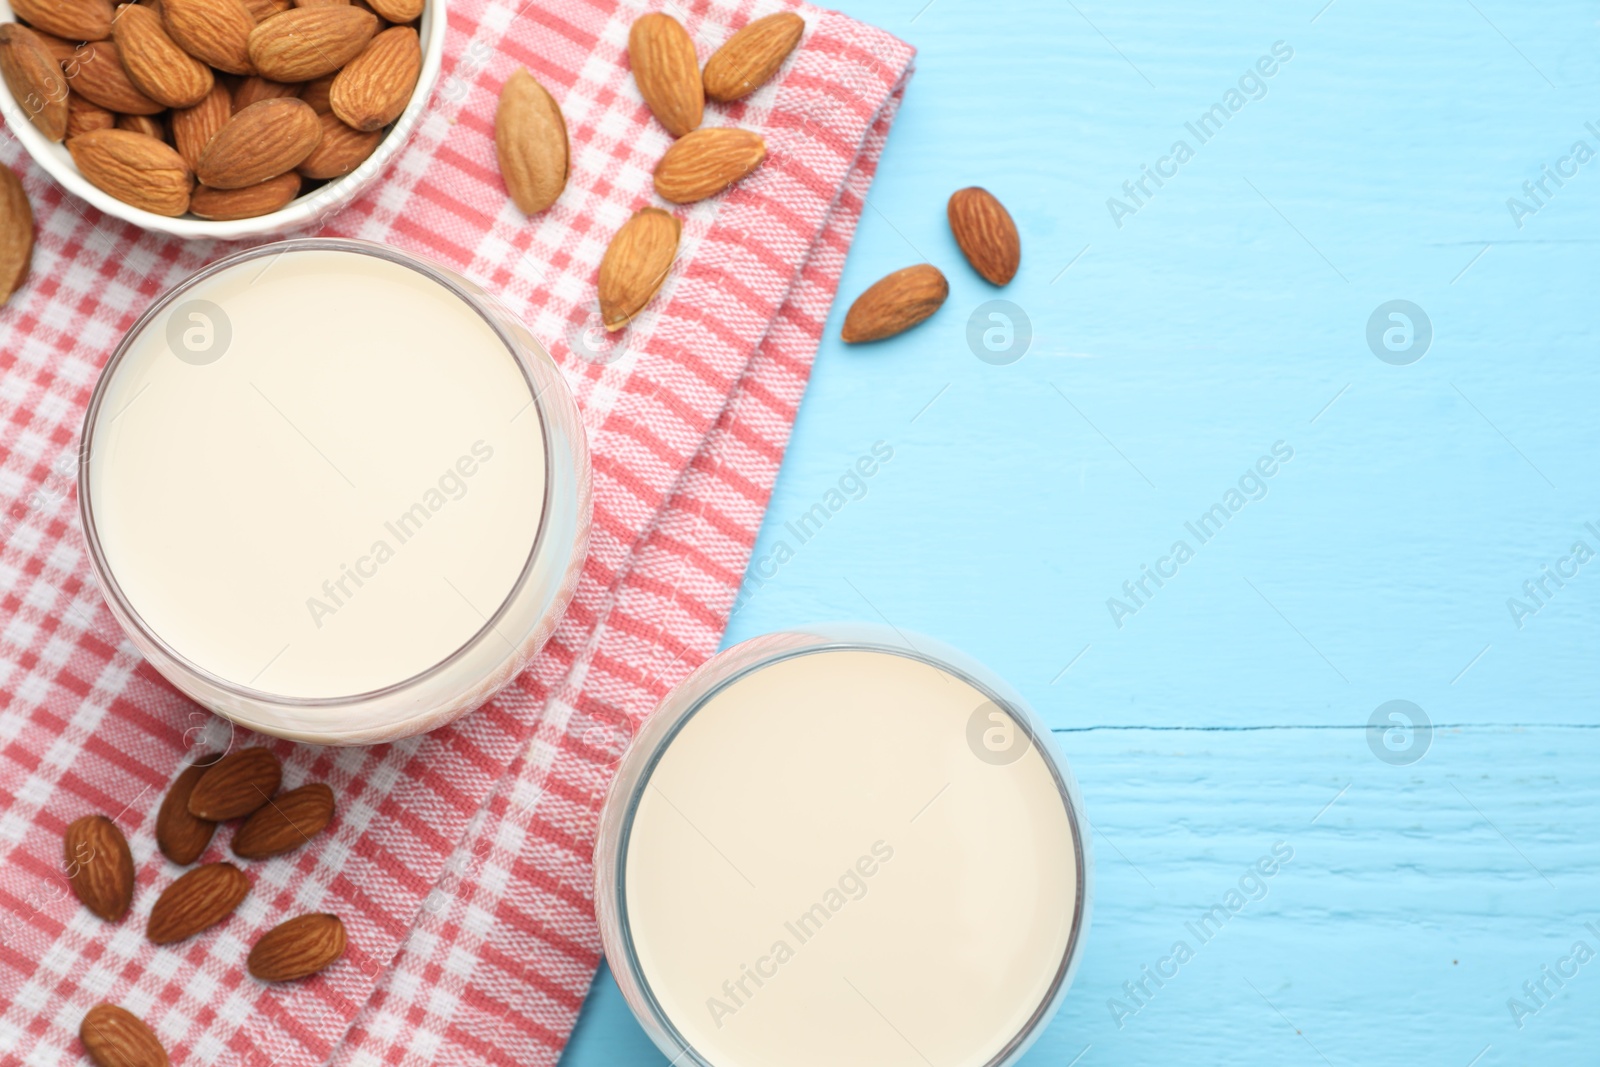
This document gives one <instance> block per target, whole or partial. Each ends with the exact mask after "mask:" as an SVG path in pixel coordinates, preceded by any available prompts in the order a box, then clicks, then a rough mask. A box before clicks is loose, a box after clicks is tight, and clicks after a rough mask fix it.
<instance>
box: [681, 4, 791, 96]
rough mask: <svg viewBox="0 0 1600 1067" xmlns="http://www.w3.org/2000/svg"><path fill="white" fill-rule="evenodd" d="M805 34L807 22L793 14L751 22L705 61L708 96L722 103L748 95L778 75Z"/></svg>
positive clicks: (786, 12)
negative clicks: (779, 69) (780, 68)
mask: <svg viewBox="0 0 1600 1067" xmlns="http://www.w3.org/2000/svg"><path fill="white" fill-rule="evenodd" d="M805 32H806V21H805V19H803V18H801V17H800V16H799V15H796V14H795V13H794V12H793V11H780V12H778V13H777V14H776V15H768V16H767V17H766V18H759V19H756V20H755V21H754V22H751V23H749V24H748V25H746V26H745V27H744V28H743V29H741V30H740V31H739V32H738V33H735V34H734V35H733V36H732V37H729V38H728V39H727V41H726V42H724V43H723V45H722V47H721V48H719V49H717V50H716V51H715V52H713V53H712V54H711V58H710V59H708V60H706V70H705V77H704V79H703V80H704V82H705V87H706V96H707V97H709V98H710V99H712V100H715V101H717V102H718V103H723V104H728V103H732V102H733V101H735V100H742V99H744V98H745V97H746V96H749V95H750V94H751V93H753V92H755V91H756V90H757V89H759V88H761V87H762V86H763V85H765V84H766V83H767V82H768V80H769V79H771V77H772V76H773V75H774V74H776V73H778V68H779V67H781V66H783V61H784V60H785V59H788V58H789V53H790V52H793V51H794V46H795V45H797V44H799V43H800V37H801V35H802V34H804V33H805Z"/></svg>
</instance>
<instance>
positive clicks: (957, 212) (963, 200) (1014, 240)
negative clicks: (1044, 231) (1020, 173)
mask: <svg viewBox="0 0 1600 1067" xmlns="http://www.w3.org/2000/svg"><path fill="white" fill-rule="evenodd" d="M947 213H948V214H949V216H950V232H951V233H953V234H955V238H956V244H958V245H960V246H961V251H962V252H963V253H965V254H966V257H967V262H968V263H971V264H972V269H973V270H975V271H977V272H978V273H979V274H981V275H983V276H984V278H985V279H987V280H988V281H989V282H990V283H991V284H993V285H1004V284H1006V283H1007V282H1009V281H1010V280H1011V279H1012V278H1015V277H1016V276H1017V266H1018V265H1019V264H1020V263H1021V262H1022V241H1021V239H1020V238H1019V237H1018V236H1017V224H1016V223H1015V222H1013V221H1011V212H1009V211H1007V210H1006V209H1005V205H1004V204H1002V203H1000V201H998V200H996V199H995V198H994V194H993V193H991V192H989V190H987V189H984V188H980V187H979V186H976V185H974V186H972V187H971V188H968V189H958V190H956V191H955V192H954V193H951V194H950V204H949V206H948V208H947Z"/></svg>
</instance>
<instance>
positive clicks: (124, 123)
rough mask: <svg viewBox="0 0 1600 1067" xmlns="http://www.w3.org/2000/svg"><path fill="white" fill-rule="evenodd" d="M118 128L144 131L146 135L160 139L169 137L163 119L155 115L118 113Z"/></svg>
mask: <svg viewBox="0 0 1600 1067" xmlns="http://www.w3.org/2000/svg"><path fill="white" fill-rule="evenodd" d="M115 128H116V129H119V130H132V131H133V132H134V133H142V134H144V135H145V136H146V137H154V138H155V139H156V140H158V141H165V140H166V139H167V128H166V126H164V125H162V123H161V120H160V119H159V118H156V117H155V116H153V115H118V116H117V123H116V127H115Z"/></svg>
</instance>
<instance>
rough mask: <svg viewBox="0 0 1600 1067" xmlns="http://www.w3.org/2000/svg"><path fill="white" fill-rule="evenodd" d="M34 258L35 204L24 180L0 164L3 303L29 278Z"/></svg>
mask: <svg viewBox="0 0 1600 1067" xmlns="http://www.w3.org/2000/svg"><path fill="white" fill-rule="evenodd" d="M32 262H33V208H32V207H31V206H30V205H29V204H28V194H27V193H26V192H25V191H23V188H22V182H21V181H19V180H18V179H17V175H16V172H15V171H13V170H12V169H11V168H10V167H7V166H4V165H0V306H4V304H5V303H6V301H8V300H10V299H11V297H12V294H14V293H15V292H16V291H17V290H18V289H21V288H22V283H23V282H25V281H27V280H28V267H29V265H30V264H31V263H32Z"/></svg>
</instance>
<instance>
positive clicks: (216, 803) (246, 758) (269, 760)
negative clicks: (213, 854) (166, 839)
mask: <svg viewBox="0 0 1600 1067" xmlns="http://www.w3.org/2000/svg"><path fill="white" fill-rule="evenodd" d="M296 102H297V103H298V101H296ZM282 781H283V764H281V763H279V762H278V757H277V756H275V755H273V754H272V750H271V749H266V748H242V749H240V750H239V751H237V752H230V753H229V754H228V755H226V756H223V757H222V758H221V759H219V760H218V761H217V762H215V763H213V764H212V765H211V766H210V767H209V768H207V769H206V773H205V774H203V775H201V776H200V780H199V781H198V782H196V783H195V787H194V790H193V791H192V792H191V793H190V794H189V814H191V815H193V816H195V817H196V818H198V819H210V820H211V821H212V822H222V821H224V820H225V819H237V818H239V817H240V816H243V815H249V814H250V813H251V812H252V811H255V810H256V809H257V808H259V807H261V805H263V804H265V803H266V802H267V801H269V800H271V799H272V794H274V793H276V792H277V791H278V785H279V783H280V782H282Z"/></svg>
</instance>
